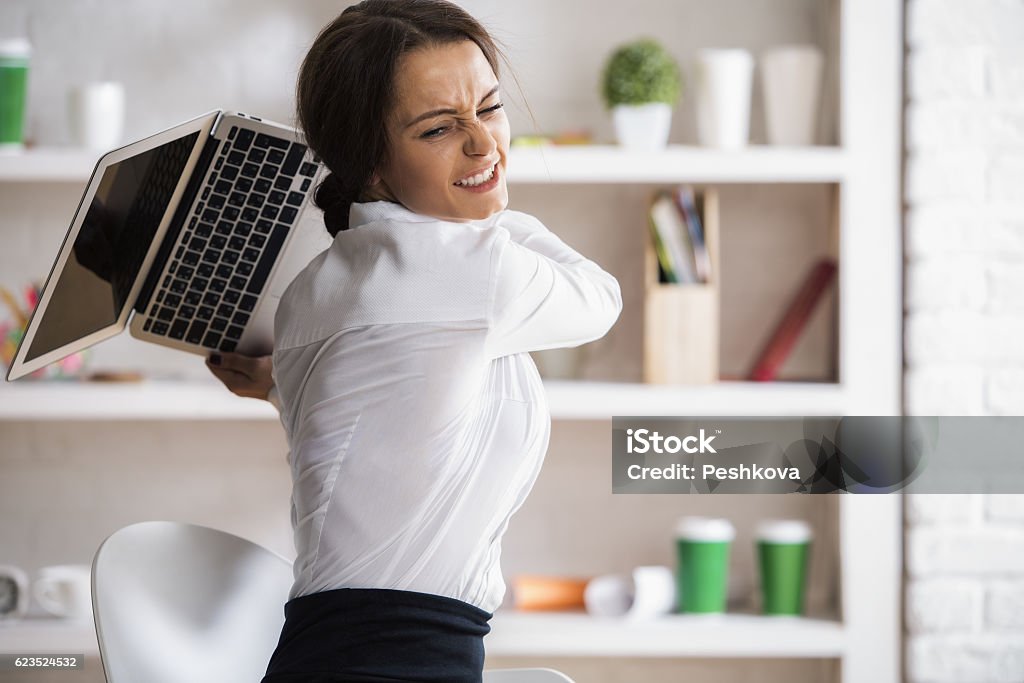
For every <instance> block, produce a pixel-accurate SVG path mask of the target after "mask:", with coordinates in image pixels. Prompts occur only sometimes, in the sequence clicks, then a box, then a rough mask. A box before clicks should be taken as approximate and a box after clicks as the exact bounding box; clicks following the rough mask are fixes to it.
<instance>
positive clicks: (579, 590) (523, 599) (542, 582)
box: [512, 574, 589, 610]
mask: <svg viewBox="0 0 1024 683" xmlns="http://www.w3.org/2000/svg"><path fill="white" fill-rule="evenodd" d="M588 581H589V579H581V578H574V577H565V576H541V575H535V574H520V575H518V576H515V577H513V578H512V603H513V604H514V605H515V608H516V609H519V610H571V609H583V608H584V602H583V591H584V590H585V589H586V587H587V582H588Z"/></svg>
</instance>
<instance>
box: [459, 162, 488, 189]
mask: <svg viewBox="0 0 1024 683" xmlns="http://www.w3.org/2000/svg"><path fill="white" fill-rule="evenodd" d="M496 165H497V164H495V166H496ZM494 170H495V167H494V166H491V167H490V168H489V169H488V170H486V171H484V172H483V173H478V174H476V175H475V176H473V177H472V178H468V179H466V180H460V181H459V182H457V183H455V184H456V185H462V186H465V187H474V186H476V185H480V184H481V183H485V182H487V181H488V180H490V179H491V178H492V177H493V176H494Z"/></svg>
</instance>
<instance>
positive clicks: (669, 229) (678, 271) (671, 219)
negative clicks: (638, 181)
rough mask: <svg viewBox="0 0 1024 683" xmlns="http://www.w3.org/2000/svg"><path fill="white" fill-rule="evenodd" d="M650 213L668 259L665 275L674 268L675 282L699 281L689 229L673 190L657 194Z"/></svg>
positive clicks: (688, 282)
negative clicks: (673, 196)
mask: <svg viewBox="0 0 1024 683" xmlns="http://www.w3.org/2000/svg"><path fill="white" fill-rule="evenodd" d="M650 215H651V223H652V227H653V230H654V233H655V234H656V235H657V236H658V239H659V240H660V242H661V244H662V245H664V251H665V254H666V257H667V259H668V261H669V267H668V268H665V267H664V265H663V266H662V267H663V268H664V270H665V271H666V274H667V273H668V272H669V271H671V272H672V273H673V274H674V275H675V278H676V280H675V281H676V282H678V283H680V284H690V283H694V282H697V281H698V279H697V273H696V266H695V264H694V261H693V248H692V246H691V245H690V234H689V230H688V229H687V227H686V225H685V222H684V220H683V216H682V215H681V214H680V212H679V208H678V206H677V205H676V202H675V200H674V199H673V198H672V195H671V193H669V192H665V191H660V192H658V193H657V195H656V197H655V199H654V203H653V204H652V205H651V210H650Z"/></svg>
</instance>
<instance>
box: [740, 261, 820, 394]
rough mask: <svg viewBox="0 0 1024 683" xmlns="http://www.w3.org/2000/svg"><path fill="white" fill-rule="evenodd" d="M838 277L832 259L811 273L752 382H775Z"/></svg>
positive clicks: (765, 350) (752, 374) (756, 365)
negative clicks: (828, 289) (801, 334)
mask: <svg viewBox="0 0 1024 683" xmlns="http://www.w3.org/2000/svg"><path fill="white" fill-rule="evenodd" d="M835 275H836V263H835V261H833V260H831V259H822V260H821V261H818V262H817V263H816V264H814V267H813V268H812V269H811V272H810V273H808V274H807V277H806V278H804V281H803V284H802V285H801V286H800V290H799V291H798V292H797V294H796V296H794V297H793V300H792V301H791V302H790V304H789V308H787V309H786V313H785V315H783V316H782V319H781V320H780V321H779V324H778V325H776V326H775V331H773V332H772V336H771V338H770V339H769V340H768V343H767V344H765V346H764V348H763V349H762V350H761V354H760V355H759V356H758V358H757V362H756V363H754V369H753V370H751V372H750V379H751V380H753V381H755V382H769V381H771V380H773V379H775V376H776V374H778V371H779V368H780V367H781V366H782V364H783V363H784V362H785V360H786V357H787V356H789V352H790V351H792V350H793V346H794V345H795V344H796V341H797V339H799V338H800V333H801V332H802V331H803V329H804V326H805V325H806V324H807V320H808V319H809V318H810V317H811V313H812V312H813V311H814V307H815V306H816V305H817V303H818V300H819V299H821V295H822V294H824V293H825V290H826V289H827V288H828V286H829V284H831V282H832V280H833V278H834V277H835Z"/></svg>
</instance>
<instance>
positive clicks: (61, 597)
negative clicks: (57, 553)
mask: <svg viewBox="0 0 1024 683" xmlns="http://www.w3.org/2000/svg"><path fill="white" fill-rule="evenodd" d="M32 594H33V595H34V596H35V599H36V602H38V603H39V605H40V606H41V607H42V608H43V609H44V610H46V611H47V612H49V613H50V614H53V615H54V616H58V617H64V618H66V619H91V618H92V583H91V570H90V568H89V567H87V566H85V565H77V564H65V565H55V566H52V567H44V568H42V569H40V570H39V573H38V575H37V576H36V580H35V581H34V582H33V583H32Z"/></svg>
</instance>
